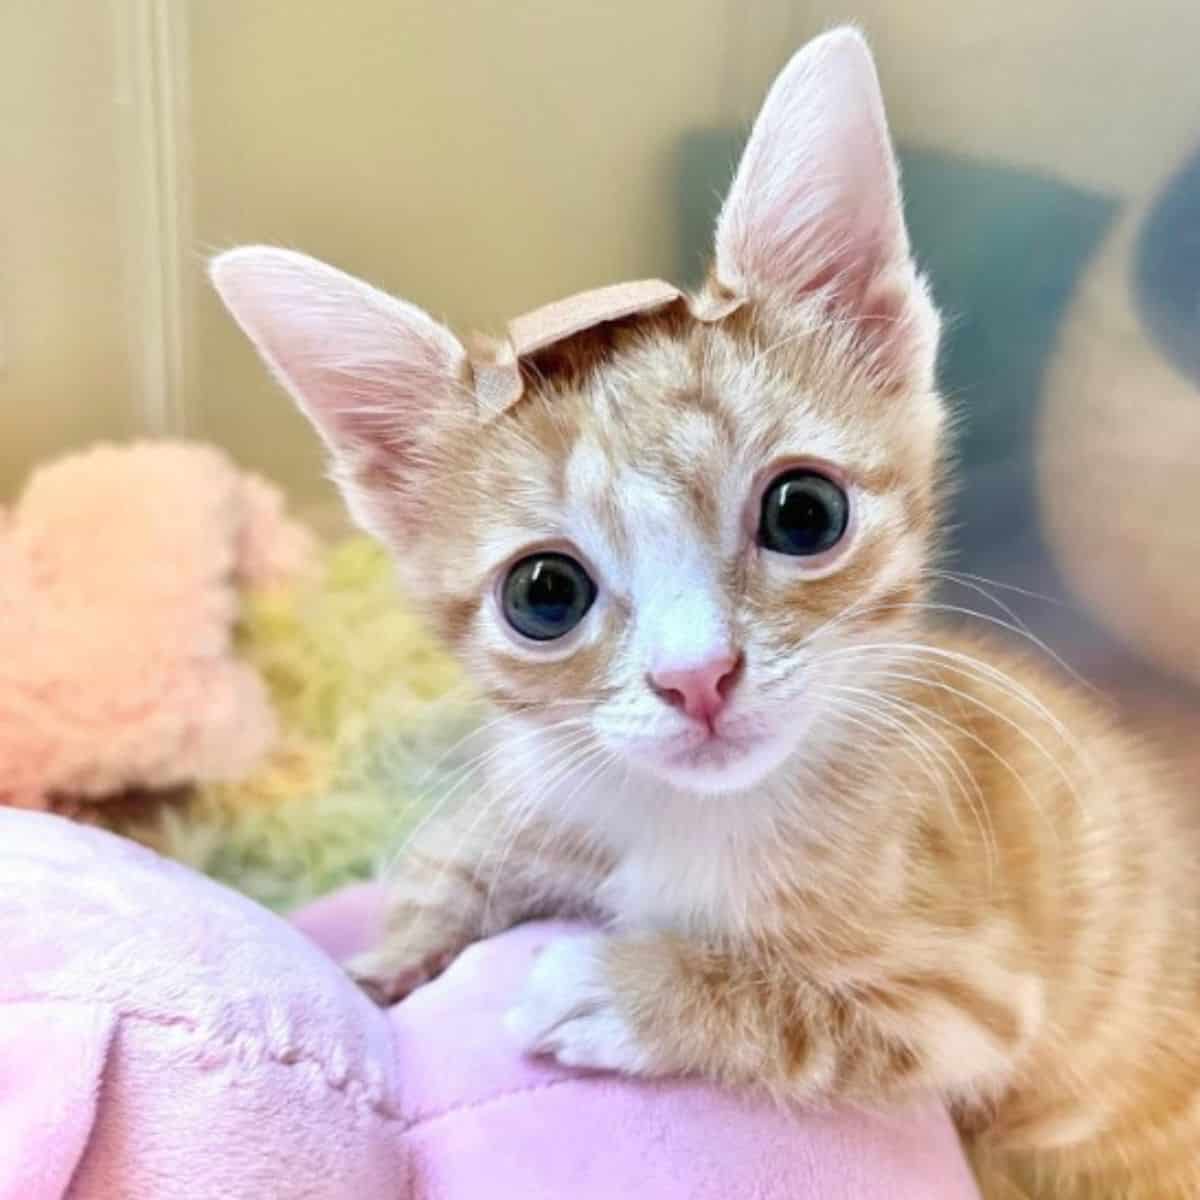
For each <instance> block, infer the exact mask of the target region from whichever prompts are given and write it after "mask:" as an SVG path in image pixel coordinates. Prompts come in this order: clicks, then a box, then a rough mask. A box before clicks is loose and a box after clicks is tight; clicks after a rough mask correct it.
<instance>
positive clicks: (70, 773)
mask: <svg viewBox="0 0 1200 1200" xmlns="http://www.w3.org/2000/svg"><path fill="white" fill-rule="evenodd" d="M311 551H312V545H311V539H310V535H309V534H308V533H307V531H306V530H305V529H304V528H303V527H302V526H300V525H298V524H296V523H295V522H293V521H291V520H289V519H288V518H287V516H286V515H285V513H284V508H283V502H282V499H281V497H280V495H279V494H278V492H277V491H276V490H275V489H274V488H273V487H271V486H270V485H269V484H267V483H266V482H264V481H263V480H261V479H258V478H256V477H255V476H252V475H247V474H245V473H243V472H241V471H239V470H238V469H237V468H236V467H235V466H234V465H233V463H232V462H230V460H229V459H228V458H226V457H225V455H223V454H222V453H221V452H220V451H218V450H215V449H212V448H210V447H208V446H203V445H191V444H184V443H175V442H141V443H136V444H134V445H130V446H124V447H116V446H98V447H96V448H95V449H92V450H89V451H86V452H84V453H80V454H76V455H72V456H70V457H68V458H64V459H62V460H60V461H58V462H55V463H52V464H50V465H48V466H46V467H43V468H42V469H41V470H39V471H37V472H36V473H35V474H34V475H33V477H32V479H31V480H30V482H29V485H28V487H27V488H26V490H25V492H24V494H23V495H22V496H21V497H20V499H19V500H18V501H17V503H16V505H15V507H14V508H12V509H11V510H9V511H7V512H5V511H4V510H0V803H5V804H10V805H19V806H24V807H37V808H41V807H49V806H51V805H52V804H54V803H55V802H57V801H58V800H60V799H67V800H70V801H77V800H81V799H86V800H92V799H101V798H103V797H106V796H111V795H114V794H117V793H121V792H124V791H127V790H130V789H139V790H140V789H158V788H169V787H175V786H179V785H183V784H187V783H193V782H199V781H204V780H217V779H228V778H236V777H238V776H239V775H241V774H243V773H244V772H246V771H247V770H248V769H249V768H251V767H252V766H253V765H255V763H256V762H257V761H258V760H259V758H260V757H261V756H262V755H263V754H265V753H266V751H267V750H268V749H269V748H270V747H271V745H272V742H273V740H274V738H275V736H276V722H275V716H274V713H273V711H272V708H271V705H270V701H269V698H268V695H267V692H266V688H265V687H264V685H263V682H262V680H261V679H260V678H259V676H258V675H257V673H256V672H255V671H254V670H253V668H252V667H250V666H249V665H248V664H246V663H244V662H241V661H239V660H238V658H237V657H236V656H235V654H234V650H233V628H234V622H235V620H236V618H237V613H238V603H239V600H238V589H239V587H245V586H249V585H256V584H264V583H269V582H271V581H273V580H276V579H284V578H287V577H288V576H290V575H292V574H294V573H295V572H297V571H299V570H301V569H303V568H304V567H305V566H306V564H307V563H308V561H309V559H310V555H311Z"/></svg>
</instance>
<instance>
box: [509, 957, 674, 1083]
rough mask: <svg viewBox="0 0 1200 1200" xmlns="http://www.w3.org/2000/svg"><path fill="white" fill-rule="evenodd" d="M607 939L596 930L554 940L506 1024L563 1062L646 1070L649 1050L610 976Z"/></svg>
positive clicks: (536, 1050) (534, 1048) (526, 1043)
mask: <svg viewBox="0 0 1200 1200" xmlns="http://www.w3.org/2000/svg"><path fill="white" fill-rule="evenodd" d="M606 941H607V939H606V938H604V937H602V936H599V935H591V936H585V937H566V938H559V939H558V940H557V941H554V942H551V943H550V945H549V946H547V947H546V949H545V950H543V951H542V953H541V954H540V955H538V957H537V960H536V961H535V962H534V965H533V970H532V971H531V972H530V975H529V980H528V982H527V984H526V986H525V992H524V994H523V995H522V997H521V999H520V1001H519V1003H518V1004H517V1005H516V1007H515V1008H513V1009H511V1010H510V1011H509V1013H508V1016H507V1017H506V1019H505V1024H506V1025H507V1026H508V1029H509V1030H510V1031H511V1032H512V1033H513V1034H514V1035H515V1036H516V1038H517V1039H518V1041H520V1043H521V1045H522V1046H523V1047H524V1049H525V1050H526V1051H527V1052H528V1053H530V1054H546V1055H550V1056H551V1057H552V1058H555V1059H557V1060H558V1061H559V1062H560V1063H562V1064H563V1066H567V1067H585V1068H590V1069H593V1070H600V1071H621V1072H624V1073H626V1074H631V1075H636V1074H644V1073H646V1072H647V1071H648V1070H649V1069H650V1065H651V1063H650V1056H649V1055H648V1054H647V1053H646V1051H645V1050H644V1049H643V1048H642V1047H641V1046H640V1045H639V1044H638V1039H637V1037H636V1035H635V1033H634V1031H633V1029H632V1028H631V1027H630V1025H629V1022H628V1021H626V1019H625V1017H624V1016H622V1014H621V1012H620V1010H619V1008H618V1006H617V1003H616V997H615V996H614V994H613V991H612V988H611V986H610V984H609V982H608V980H607V977H606V972H605V966H604V946H605V943H606Z"/></svg>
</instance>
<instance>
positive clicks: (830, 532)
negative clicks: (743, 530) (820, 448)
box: [758, 467, 850, 557]
mask: <svg viewBox="0 0 1200 1200" xmlns="http://www.w3.org/2000/svg"><path fill="white" fill-rule="evenodd" d="M849 523H850V501H849V500H848V499H847V497H846V493H845V492H844V491H842V489H841V488H840V487H838V485H837V484H836V483H834V482H833V480H832V479H830V478H829V477H828V476H826V475H822V474H820V472H818V471H813V470H810V469H808V468H803V467H802V468H798V469H797V470H794V471H787V472H785V473H784V474H783V475H780V476H779V478H778V479H776V480H775V481H774V482H773V483H772V484H771V486H770V487H769V488H767V490H766V492H764V493H763V498H762V512H761V513H760V515H759V521H758V544H759V545H760V546H763V547H765V548H766V549H768V550H774V551H776V552H777V553H778V554H790V555H792V556H793V557H809V556H811V555H814V554H821V553H823V552H824V551H826V550H830V549H832V548H833V547H834V546H836V545H837V544H838V542H840V541H841V540H842V537H843V536H844V534H845V532H846V526H847V525H848V524H849Z"/></svg>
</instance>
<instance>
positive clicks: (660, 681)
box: [648, 654, 742, 724]
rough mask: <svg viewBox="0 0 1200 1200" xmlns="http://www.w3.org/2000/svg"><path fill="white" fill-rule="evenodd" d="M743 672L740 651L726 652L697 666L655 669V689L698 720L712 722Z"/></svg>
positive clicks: (652, 686)
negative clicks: (735, 652)
mask: <svg viewBox="0 0 1200 1200" xmlns="http://www.w3.org/2000/svg"><path fill="white" fill-rule="evenodd" d="M741 673H742V656H741V655H740V654H722V655H720V656H718V657H716V658H710V659H709V660H708V661H707V662H703V663H700V664H699V665H698V666H694V667H677V668H673V669H670V670H666V671H654V672H653V673H652V674H651V675H650V676H649V677H648V682H649V684H650V687H651V689H652V690H653V691H654V692H656V693H657V694H658V695H659V696H661V697H662V699H663V700H665V701H666V702H667V703H668V704H670V705H671V706H672V707H673V708H679V709H682V710H683V711H684V712H685V713H687V715H688V716H689V717H691V718H692V719H693V720H695V721H703V722H704V723H705V724H711V723H712V720H713V718H714V717H715V716H716V715H717V713H719V712H720V711H721V709H723V708H724V707H725V703H726V701H727V700H728V699H729V696H730V694H731V693H732V692H733V689H734V686H735V685H736V684H737V681H738V677H739V676H740V675H741Z"/></svg>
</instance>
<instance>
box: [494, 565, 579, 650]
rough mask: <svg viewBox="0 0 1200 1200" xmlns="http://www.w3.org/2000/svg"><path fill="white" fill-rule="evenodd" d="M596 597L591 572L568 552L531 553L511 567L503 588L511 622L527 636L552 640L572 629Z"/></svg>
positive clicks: (538, 640)
mask: <svg viewBox="0 0 1200 1200" xmlns="http://www.w3.org/2000/svg"><path fill="white" fill-rule="evenodd" d="M595 599H596V585H595V584H594V583H593V582H592V579H591V576H590V575H588V573H587V572H586V571H585V570H584V569H583V567H581V566H580V565H579V563H577V562H576V561H575V560H574V559H573V558H571V557H570V556H569V555H566V554H531V555H530V556H529V557H528V558H523V559H521V561H520V562H518V563H516V564H515V565H514V566H513V567H512V569H511V570H510V571H509V573H508V575H507V577H506V578H505V580H504V588H503V590H502V592H501V606H502V607H503V609H504V617H505V619H506V620H507V621H508V623H509V624H510V625H511V626H512V627H513V628H514V629H515V630H516V631H517V632H518V633H519V634H521V635H522V636H523V637H527V638H530V639H531V640H532V641H535V642H552V641H554V640H555V639H556V638H560V637H564V636H565V635H566V634H568V633H570V632H571V630H572V629H574V628H575V626H576V625H578V624H579V622H580V621H582V620H583V618H584V616H586V614H587V611H588V609H589V608H591V607H592V603H593V601H594V600H595Z"/></svg>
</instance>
